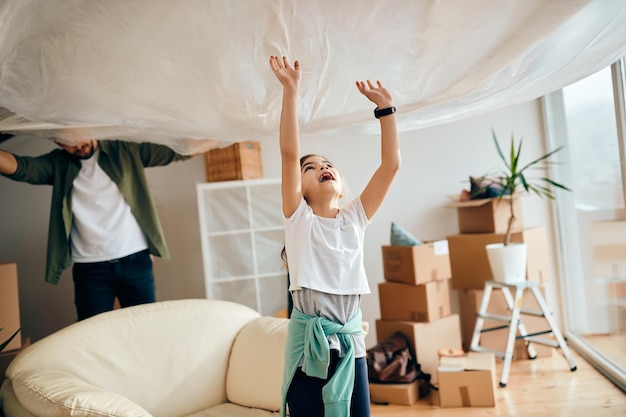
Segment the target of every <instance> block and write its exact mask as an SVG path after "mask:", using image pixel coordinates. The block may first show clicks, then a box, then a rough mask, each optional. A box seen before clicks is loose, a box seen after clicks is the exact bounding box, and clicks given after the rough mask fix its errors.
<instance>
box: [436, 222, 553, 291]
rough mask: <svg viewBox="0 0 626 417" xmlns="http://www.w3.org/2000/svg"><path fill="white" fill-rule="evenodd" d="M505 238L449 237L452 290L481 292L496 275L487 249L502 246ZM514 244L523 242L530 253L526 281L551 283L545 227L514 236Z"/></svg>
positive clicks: (487, 235)
mask: <svg viewBox="0 0 626 417" xmlns="http://www.w3.org/2000/svg"><path fill="white" fill-rule="evenodd" d="M503 240H504V234H497V233H471V234H456V235H452V236H448V247H449V249H450V269H451V271H452V280H451V285H452V288H454V289H457V290H462V289H476V290H482V289H483V288H484V287H485V281H488V280H492V279H493V274H492V272H491V267H490V266H489V260H488V259H487V250H486V249H485V246H487V245H488V244H490V243H501V242H502V241H503ZM511 242H524V243H526V245H527V249H528V260H527V266H526V279H527V280H529V281H535V282H537V283H539V284H541V285H543V284H545V283H547V282H549V281H550V280H551V264H550V259H549V257H548V253H549V252H548V240H547V237H546V231H545V229H544V228H543V227H533V228H528V229H524V230H523V231H521V232H515V233H512V234H511Z"/></svg>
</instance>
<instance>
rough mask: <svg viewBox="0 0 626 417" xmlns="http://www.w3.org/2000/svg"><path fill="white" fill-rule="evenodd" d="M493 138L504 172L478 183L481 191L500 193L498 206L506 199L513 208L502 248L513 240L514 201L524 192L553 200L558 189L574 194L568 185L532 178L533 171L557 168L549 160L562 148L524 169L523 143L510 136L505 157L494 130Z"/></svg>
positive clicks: (491, 175) (481, 179)
mask: <svg viewBox="0 0 626 417" xmlns="http://www.w3.org/2000/svg"><path fill="white" fill-rule="evenodd" d="M491 134H492V136H493V142H494V143H495V145H496V150H497V151H498V155H499V156H500V159H501V160H502V162H503V163H504V168H503V169H502V170H501V171H499V172H496V173H495V174H487V175H484V176H482V177H480V178H479V179H478V180H479V181H480V182H481V188H480V190H478V191H481V190H482V191H484V189H485V188H487V187H489V186H491V187H494V188H497V189H500V192H499V193H500V194H499V197H498V203H500V201H501V200H503V199H506V201H507V202H508V204H509V208H510V216H509V220H508V224H507V229H506V233H505V235H504V241H503V244H504V245H505V246H506V245H508V244H509V241H510V238H511V229H512V226H513V223H514V222H515V219H516V217H515V209H514V198H515V197H516V196H517V194H518V193H520V192H522V190H523V191H526V192H529V193H535V194H537V195H538V196H539V197H547V198H550V199H552V200H554V199H555V196H554V192H553V190H554V188H555V187H556V188H560V189H562V190H566V191H571V190H570V189H569V188H567V187H566V186H565V185H563V184H560V183H558V182H556V181H553V180H551V179H550V178H547V177H532V176H530V175H529V173H530V170H532V169H536V170H545V169H546V168H547V167H549V166H550V165H553V164H555V162H553V161H550V160H549V159H550V157H551V156H553V155H554V154H555V153H557V152H558V151H560V150H561V149H562V148H563V146H560V147H558V148H556V149H555V150H553V151H551V152H548V153H547V154H545V155H543V156H540V157H539V158H537V159H535V160H533V161H532V162H529V163H527V164H526V165H522V164H521V162H520V156H521V153H522V142H523V140H522V139H521V138H520V140H519V144H517V145H516V144H515V137H514V136H513V134H511V144H510V149H509V152H508V154H507V155H505V154H504V152H502V148H501V147H500V144H499V143H498V138H497V137H496V133H495V132H494V131H493V129H491Z"/></svg>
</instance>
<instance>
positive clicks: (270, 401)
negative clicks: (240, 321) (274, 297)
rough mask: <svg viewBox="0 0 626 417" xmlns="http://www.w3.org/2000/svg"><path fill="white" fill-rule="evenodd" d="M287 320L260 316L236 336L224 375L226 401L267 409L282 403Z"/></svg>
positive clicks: (270, 409) (274, 409) (277, 406)
mask: <svg viewBox="0 0 626 417" xmlns="http://www.w3.org/2000/svg"><path fill="white" fill-rule="evenodd" d="M288 323H289V320H288V319H285V318H276V317H260V318H258V319H256V320H254V321H251V322H250V323H248V324H247V325H246V326H244V328H243V329H241V332H240V333H239V335H238V336H237V338H236V339H235V343H234V344H233V349H232V352H231V355H230V361H229V365H228V375H227V377H226V395H227V397H228V401H230V402H232V403H235V404H238V405H242V406H246V407H254V408H262V409H264V410H269V411H278V410H279V409H280V406H281V401H282V400H281V387H282V382H283V369H284V366H283V365H284V360H285V359H284V355H285V343H286V340H287V325H288Z"/></svg>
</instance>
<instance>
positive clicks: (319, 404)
mask: <svg viewBox="0 0 626 417" xmlns="http://www.w3.org/2000/svg"><path fill="white" fill-rule="evenodd" d="M335 352H336V351H333V356H332V361H331V364H330V366H329V369H328V379H319V378H315V377H310V376H307V375H306V374H305V373H304V372H302V369H300V368H298V369H297V370H296V373H295V375H294V377H293V380H292V381H291V385H290V386H289V391H288V392H287V404H289V412H290V417H324V402H323V400H322V387H323V386H324V385H325V384H326V382H328V380H329V379H330V378H331V377H332V376H333V374H334V373H335V368H336V367H337V363H338V362H339V358H338V355H337V354H336V353H335ZM354 366H355V373H354V390H353V392H352V403H351V405H350V415H351V416H352V417H369V416H370V391H369V385H368V378H367V362H366V360H365V358H357V359H355V360H354ZM326 417H333V416H326Z"/></svg>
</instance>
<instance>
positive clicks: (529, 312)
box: [519, 308, 545, 317]
mask: <svg viewBox="0 0 626 417" xmlns="http://www.w3.org/2000/svg"><path fill="white" fill-rule="evenodd" d="M519 312H520V314H525V315H527V316H536V317H545V314H543V312H542V311H541V310H531V309H526V308H521V309H520V310H519Z"/></svg>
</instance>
